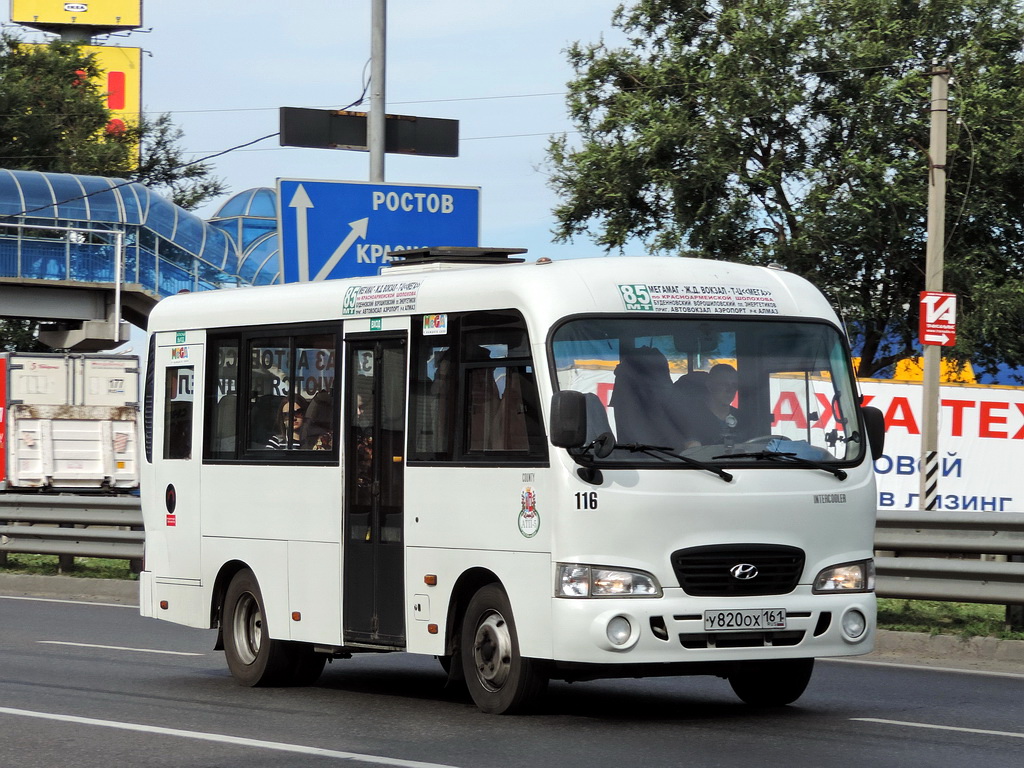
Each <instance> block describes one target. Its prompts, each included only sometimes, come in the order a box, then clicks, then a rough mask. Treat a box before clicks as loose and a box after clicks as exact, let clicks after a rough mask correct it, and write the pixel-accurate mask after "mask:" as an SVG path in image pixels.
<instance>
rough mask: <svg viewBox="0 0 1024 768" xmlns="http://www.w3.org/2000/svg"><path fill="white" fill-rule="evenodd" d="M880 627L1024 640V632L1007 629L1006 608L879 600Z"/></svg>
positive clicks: (969, 636) (967, 604)
mask: <svg viewBox="0 0 1024 768" xmlns="http://www.w3.org/2000/svg"><path fill="white" fill-rule="evenodd" d="M878 626H879V627H880V628H881V629H892V630H897V631H900V632H926V633H928V634H932V635H959V636H960V637H963V638H971V637H997V638H1000V639H1002V640H1024V632H1012V631H1010V630H1008V629H1007V628H1006V607H1005V606H1002V605H984V604H981V603H946V602H938V601H933V600H899V599H895V598H879V600H878Z"/></svg>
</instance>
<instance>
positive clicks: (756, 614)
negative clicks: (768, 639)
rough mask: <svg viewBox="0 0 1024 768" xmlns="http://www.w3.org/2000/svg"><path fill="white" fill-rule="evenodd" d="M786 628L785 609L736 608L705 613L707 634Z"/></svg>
mask: <svg viewBox="0 0 1024 768" xmlns="http://www.w3.org/2000/svg"><path fill="white" fill-rule="evenodd" d="M785 628H786V609H785V608H736V609H734V610H731V611H704V631H705V632H757V631H764V630H768V629H785Z"/></svg>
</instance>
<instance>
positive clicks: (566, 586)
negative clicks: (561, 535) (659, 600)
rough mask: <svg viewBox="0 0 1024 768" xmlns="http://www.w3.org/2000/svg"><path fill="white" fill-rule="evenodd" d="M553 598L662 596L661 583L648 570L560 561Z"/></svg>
mask: <svg viewBox="0 0 1024 768" xmlns="http://www.w3.org/2000/svg"><path fill="white" fill-rule="evenodd" d="M555 596H556V597H661V585H659V584H658V582H657V580H656V579H655V578H654V576H652V575H651V574H649V573H646V572H644V571H633V570H629V569H627V568H605V567H603V566H597V565H580V564H578V563H559V564H558V566H557V572H556V577H555Z"/></svg>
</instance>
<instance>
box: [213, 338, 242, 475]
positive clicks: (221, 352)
mask: <svg viewBox="0 0 1024 768" xmlns="http://www.w3.org/2000/svg"><path fill="white" fill-rule="evenodd" d="M212 347H213V352H212V355H213V357H212V359H211V363H213V364H215V365H216V368H215V369H214V370H216V371H217V375H216V376H215V377H211V378H210V379H209V380H208V381H207V385H206V393H207V394H206V403H207V413H208V414H212V422H209V423H208V424H207V425H206V433H207V447H206V454H207V455H208V456H211V457H213V458H218V459H225V458H226V459H231V458H234V457H235V455H236V452H237V448H238V434H237V432H238V394H237V392H238V340H237V339H235V338H230V339H219V340H216V341H214V342H213V344H212ZM208 419H209V417H208Z"/></svg>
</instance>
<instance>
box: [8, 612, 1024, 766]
mask: <svg viewBox="0 0 1024 768" xmlns="http://www.w3.org/2000/svg"><path fill="white" fill-rule="evenodd" d="M213 642H214V633H213V632H210V631H201V630H193V629H187V628H184V627H178V626H175V625H170V624H165V623H161V622H157V621H155V620H151V619H143V618H141V617H139V616H138V614H137V612H136V609H135V608H134V607H126V606H121V605H112V604H97V603H91V604H90V603H78V602H71V601H67V602H65V601H51V600H42V599H36V598H10V597H7V598H5V597H0V766H5V767H6V766H12V768H15V767H16V768H54V767H55V766H61V765H75V766H80V767H81V768H110V766H112V765H121V766H132V767H133V768H135V767H146V768H148V767H149V766H154V767H156V766H159V767H162V766H174V767H175V768H185V767H189V768H193V767H195V766H203V767H204V768H205V767H207V766H209V767H213V768H235V767H236V766H237V767H239V768H241V767H242V766H245V768H259V767H262V766H275V768H277V767H280V766H288V767H289V768H290V767H291V766H298V767H301V768H305V767H306V766H316V767H319V766H335V765H339V764H341V765H349V766H370V765H383V766H423V767H424V768H426V767H427V766H457V767H459V768H490V767H491V766H494V767H496V768H497V767H500V768H526V767H527V766H529V767H530V768H548V767H549V766H550V767H552V768H554V767H555V766H557V767H558V768H577V767H579V768H584V767H585V768H603V767H604V766H608V767H609V768H623V767H624V766H628V767H630V768H632V767H633V766H655V767H657V766H687V767H690V766H744V767H747V766H768V765H785V766H787V768H803V767H804V766H806V767H807V768H811V767H812V766H813V768H821V766H835V765H843V764H846V763H850V762H852V764H855V765H871V766H874V767H880V768H884V767H885V766H899V767H900V768H906V767H907V766H915V768H916V767H917V766H936V767H938V766H957V768H962V767H963V766H965V765H984V766H986V768H1000V767H1001V766H1007V767H1010V766H1013V767H1014V768H1016V767H1017V766H1019V765H1020V764H1021V754H1024V751H1022V750H1024V706H1022V704H1024V670H1022V671H1021V673H1013V672H978V671H973V672H965V671H949V670H944V669H940V668H922V667H916V668H915V667H908V666H905V665H900V664H897V665H889V664H877V663H851V662H819V664H818V667H817V669H816V671H815V677H814V679H813V680H812V681H811V685H810V687H809V688H808V691H807V693H806V694H805V695H804V696H803V698H801V699H800V700H799V702H798V703H797V704H796V705H794V706H790V707H786V708H784V709H781V710H773V711H757V710H752V709H750V708H748V707H746V706H745V705H743V704H741V703H740V702H739V701H738V700H737V699H736V698H735V696H734V695H733V694H732V692H731V690H730V689H729V686H728V684H727V683H726V682H724V681H721V680H717V679H714V678H699V677H698V678H666V679H653V680H629V681H606V682H593V683H577V684H574V685H568V684H564V683H553V684H552V686H551V690H550V693H549V696H548V698H547V700H546V702H545V703H544V705H543V706H542V708H541V710H540V711H539V712H538V713H537V714H535V715H531V716H521V717H494V716H488V715H483V714H481V713H480V712H478V711H477V710H476V708H475V707H474V706H473V705H472V703H471V702H470V701H469V700H468V698H467V697H466V696H465V695H464V694H462V693H460V692H458V691H451V690H445V688H444V681H445V678H444V675H443V673H442V672H441V669H440V666H439V665H438V663H437V662H436V661H435V660H433V659H430V658H420V657H413V656H405V655H397V654H395V655H387V656H376V655H374V656H365V657H362V658H356V659H352V660H347V661H336V662H334V663H332V664H330V665H329V666H328V667H327V670H326V671H325V673H324V675H323V677H322V678H321V680H320V682H319V683H318V684H317V685H315V686H313V687H311V688H302V689H250V688H243V687H240V686H238V685H236V684H235V683H234V681H233V680H232V678H231V677H230V676H229V674H228V672H227V670H226V667H225V664H224V659H223V654H222V653H220V652H215V651H213V650H211V649H212V646H213Z"/></svg>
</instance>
